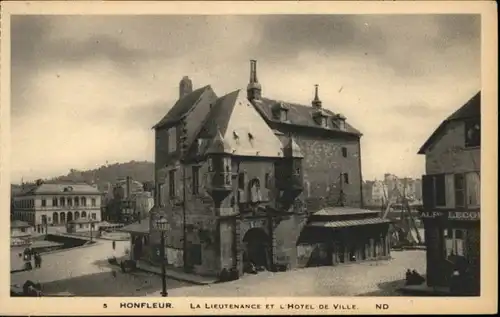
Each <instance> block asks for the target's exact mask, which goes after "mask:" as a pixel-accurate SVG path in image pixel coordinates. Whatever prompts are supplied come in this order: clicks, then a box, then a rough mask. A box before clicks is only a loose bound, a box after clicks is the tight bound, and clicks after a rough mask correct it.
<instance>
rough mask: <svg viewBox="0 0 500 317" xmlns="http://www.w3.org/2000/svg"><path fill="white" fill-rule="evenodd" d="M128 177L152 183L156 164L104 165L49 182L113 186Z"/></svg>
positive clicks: (70, 173)
mask: <svg viewBox="0 0 500 317" xmlns="http://www.w3.org/2000/svg"><path fill="white" fill-rule="evenodd" d="M127 176H130V177H132V179H133V180H136V181H139V182H141V183H144V182H152V181H153V180H154V163H152V162H147V161H142V162H136V161H130V162H127V163H115V164H110V165H103V166H101V167H99V168H97V169H94V170H88V171H79V170H75V169H71V170H70V172H69V173H68V174H67V175H64V176H58V177H54V178H52V179H49V180H47V181H70V182H85V183H88V184H92V183H94V184H97V185H103V184H106V183H111V184H113V183H115V182H116V181H117V180H118V179H119V178H125V177H127Z"/></svg>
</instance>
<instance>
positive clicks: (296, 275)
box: [11, 240, 425, 296]
mask: <svg viewBox="0 0 500 317" xmlns="http://www.w3.org/2000/svg"><path fill="white" fill-rule="evenodd" d="M128 247H129V242H128V241H117V242H116V250H115V251H113V248H112V246H111V241H107V240H99V241H98V243H97V244H96V245H93V246H90V247H84V248H77V249H72V250H67V251H62V252H57V253H52V254H46V255H44V256H43V262H42V268H41V269H36V270H33V271H26V272H19V273H13V274H11V284H19V285H22V284H23V283H24V282H25V281H26V280H27V279H30V280H32V281H34V282H40V283H42V286H43V291H44V293H48V294H57V293H63V292H67V293H71V294H74V295H75V296H159V292H160V289H161V279H160V277H159V276H158V275H154V274H149V273H145V272H137V273H121V271H120V270H119V268H118V267H116V266H111V265H109V264H108V262H107V258H108V257H110V256H112V255H115V256H116V257H120V256H122V255H124V253H125V249H126V248H128ZM392 255H393V257H394V259H393V260H390V261H378V262H365V263H359V264H351V265H345V266H337V267H315V268H306V269H299V270H294V271H287V272H279V273H272V272H260V273H259V274H257V275H245V276H243V277H242V278H241V279H239V280H237V281H233V282H227V283H219V284H212V285H205V286H198V285H191V284H189V283H185V282H179V281H175V280H171V279H168V281H167V285H168V289H169V296H359V295H371V296H384V295H385V296H395V295H398V294H397V293H396V292H395V289H396V288H397V287H398V286H400V285H402V283H403V282H402V279H404V274H405V271H406V269H407V268H411V269H417V271H418V272H420V273H422V274H424V273H425V251H420V250H413V251H400V252H393V253H392ZM112 271H115V272H116V274H112V273H111V272H112Z"/></svg>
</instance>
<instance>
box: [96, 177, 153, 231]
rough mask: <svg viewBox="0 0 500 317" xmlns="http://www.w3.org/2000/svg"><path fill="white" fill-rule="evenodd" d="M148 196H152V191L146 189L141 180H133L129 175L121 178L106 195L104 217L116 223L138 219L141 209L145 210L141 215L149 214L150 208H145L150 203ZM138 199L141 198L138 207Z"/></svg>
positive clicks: (127, 222) (125, 222)
mask: <svg viewBox="0 0 500 317" xmlns="http://www.w3.org/2000/svg"><path fill="white" fill-rule="evenodd" d="M147 196H151V193H147V192H145V191H144V186H143V184H142V183H141V182H138V181H136V180H133V179H132V178H131V177H129V176H127V177H125V178H123V179H119V180H118V181H117V182H116V183H115V184H114V185H113V186H112V187H111V188H110V192H109V193H108V195H107V196H106V197H107V199H106V206H105V215H104V219H105V220H107V221H111V222H115V223H124V224H129V223H132V222H133V221H135V220H137V218H138V217H139V214H138V213H141V211H142V212H143V213H142V214H141V217H142V216H145V215H147V212H149V210H147V211H145V210H143V209H144V208H145V207H146V205H147V204H148V203H150V202H148V198H147ZM137 200H139V205H140V206H139V207H136V204H137ZM150 200H152V197H151V199H150Z"/></svg>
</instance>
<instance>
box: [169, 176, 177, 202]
mask: <svg viewBox="0 0 500 317" xmlns="http://www.w3.org/2000/svg"><path fill="white" fill-rule="evenodd" d="M168 185H169V186H168V188H169V193H168V194H169V196H170V198H174V197H175V194H176V188H175V170H171V171H169V172H168Z"/></svg>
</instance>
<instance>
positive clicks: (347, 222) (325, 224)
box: [308, 218, 392, 228]
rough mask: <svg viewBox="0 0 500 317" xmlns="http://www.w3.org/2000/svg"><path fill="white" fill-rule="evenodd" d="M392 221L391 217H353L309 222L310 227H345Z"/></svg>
mask: <svg viewBox="0 0 500 317" xmlns="http://www.w3.org/2000/svg"><path fill="white" fill-rule="evenodd" d="M390 222H392V221H391V220H389V219H383V218H367V219H353V220H339V221H315V222H311V223H309V224H308V226H309V227H324V228H345V227H357V226H366V225H376V224H382V223H390Z"/></svg>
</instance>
